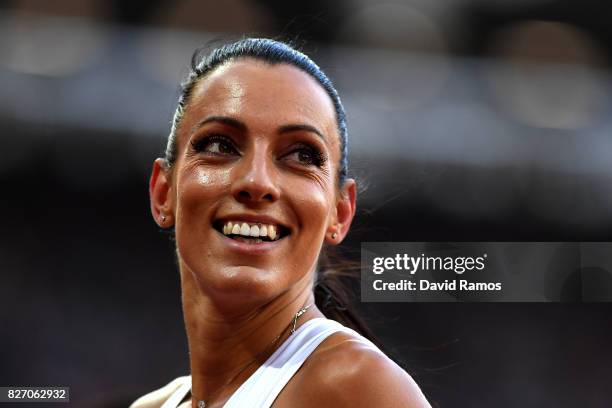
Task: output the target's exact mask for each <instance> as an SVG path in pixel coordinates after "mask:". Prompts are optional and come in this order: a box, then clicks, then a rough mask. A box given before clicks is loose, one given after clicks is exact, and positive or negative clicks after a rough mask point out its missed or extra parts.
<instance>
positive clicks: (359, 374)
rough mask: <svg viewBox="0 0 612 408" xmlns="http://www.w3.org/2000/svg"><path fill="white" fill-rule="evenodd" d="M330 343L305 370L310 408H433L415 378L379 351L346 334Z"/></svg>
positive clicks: (309, 362) (331, 339)
mask: <svg viewBox="0 0 612 408" xmlns="http://www.w3.org/2000/svg"><path fill="white" fill-rule="evenodd" d="M329 340H330V341H329V342H328V341H327V340H326V341H325V342H323V343H322V344H321V345H322V346H323V347H322V348H321V349H320V350H317V352H316V353H313V355H312V357H313V358H312V360H311V361H308V360H307V362H308V364H307V366H306V367H304V368H306V370H307V372H306V373H304V374H305V375H304V376H302V378H303V380H302V381H304V382H306V383H307V384H302V385H303V387H302V389H307V390H313V392H312V399H311V398H310V397H311V396H310V395H309V398H308V400H309V403H308V406H317V407H334V408H339V407H383V408H384V407H388V408H391V407H403V408H430V405H429V403H428V402H427V399H426V398H425V396H424V395H423V393H422V392H421V390H420V388H419V386H418V385H417V384H416V382H415V381H414V380H413V379H412V377H411V376H410V375H409V374H408V373H406V371H404V369H402V368H401V367H400V366H399V365H397V364H396V363H395V362H394V361H393V360H391V359H390V358H389V357H387V356H386V355H384V354H382V353H381V352H380V351H379V350H378V349H375V348H373V347H372V346H371V345H370V344H368V343H366V342H365V341H363V340H362V339H360V338H358V337H355V336H353V335H352V334H347V333H335V334H334V335H332V336H330V338H329ZM309 360H310V359H309ZM305 365H306V364H305ZM314 390H316V392H314ZM314 400H316V403H315V401H314Z"/></svg>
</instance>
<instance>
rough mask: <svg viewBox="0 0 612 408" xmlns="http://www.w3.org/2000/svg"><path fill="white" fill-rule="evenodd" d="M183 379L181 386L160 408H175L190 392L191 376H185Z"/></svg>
mask: <svg viewBox="0 0 612 408" xmlns="http://www.w3.org/2000/svg"><path fill="white" fill-rule="evenodd" d="M182 378H183V384H181V386H180V387H179V388H178V389H177V390H176V391H174V393H173V394H172V395H171V396H170V398H168V399H167V400H166V402H164V404H163V405H162V406H161V408H177V407H178V405H179V404H180V403H181V401H182V400H183V399H184V398H185V396H186V395H187V393H188V392H189V391H191V376H190V375H187V376H185V377H182Z"/></svg>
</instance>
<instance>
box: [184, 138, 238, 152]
mask: <svg viewBox="0 0 612 408" xmlns="http://www.w3.org/2000/svg"><path fill="white" fill-rule="evenodd" d="M191 146H192V147H193V150H195V151H196V152H202V153H205V154H209V155H211V156H233V155H237V154H238V150H237V149H236V148H235V147H234V143H233V142H232V140H231V139H230V138H229V137H226V136H223V135H210V136H207V137H203V138H200V139H198V140H194V141H192V142H191Z"/></svg>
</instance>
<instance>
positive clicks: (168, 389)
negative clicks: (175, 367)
mask: <svg viewBox="0 0 612 408" xmlns="http://www.w3.org/2000/svg"><path fill="white" fill-rule="evenodd" d="M186 379H187V377H178V378H175V379H174V380H172V381H171V382H169V383H168V384H166V385H164V386H163V387H161V388H159V389H157V390H155V391H152V392H150V393H148V394H146V395H143V396H142V397H140V398H138V399H137V400H136V401H134V402H133V403H132V405H130V408H159V407H161V406H162V404H163V403H164V402H166V400H167V399H168V398H170V396H171V395H172V394H173V393H174V392H175V391H176V390H177V389H178V388H179V387H180V386H181V385H183V384H184V383H185V380H186Z"/></svg>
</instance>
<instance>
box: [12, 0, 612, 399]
mask: <svg viewBox="0 0 612 408" xmlns="http://www.w3.org/2000/svg"><path fill="white" fill-rule="evenodd" d="M611 19H612V11H611V9H610V8H609V5H608V4H607V2H605V1H596V0H583V1H580V2H578V1H552V0H515V1H503V0H437V1H430V0H429V1H428V0H404V1H390V2H375V1H372V0H341V1H335V2H327V1H323V0H310V1H305V2H283V1H276V0H267V1H266V0H259V1H256V0H251V1H249V0H228V1H224V2H213V1H194V0H186V1H168V0H156V1H130V2H127V1H118V0H113V1H101V0H79V1H77V0H57V1H53V2H44V1H35V0H22V1H1V2H0V50H1V51H0V89H1V91H0V129H1V130H2V131H1V133H0V157H1V160H0V186H2V188H1V193H0V199H1V201H0V219H1V220H2V222H1V223H0V224H1V225H2V231H3V233H2V234H0V302H1V303H0V306H1V307H0V385H2V386H13V385H20V386H28V385H30V386H35V385H40V386H42V385H49V386H52V385H54V386H70V387H71V399H72V402H71V404H70V405H71V406H76V407H125V406H127V405H129V403H130V402H131V401H133V400H134V399H135V398H136V397H137V396H139V395H141V394H143V393H145V392H148V391H150V390H152V389H154V388H158V387H159V386H161V385H163V384H165V383H167V382H168V381H170V380H171V379H172V378H174V377H177V376H179V375H184V374H186V373H188V355H187V345H186V338H185V333H184V328H183V323H182V315H181V310H180V289H179V280H178V273H177V271H176V267H175V265H174V259H173V253H172V247H171V244H170V242H169V241H168V237H167V236H165V235H164V234H161V233H160V232H159V230H158V228H157V226H156V224H155V223H154V222H153V220H152V218H151V216H150V212H149V204H148V194H147V180H148V175H149V171H150V169H151V165H152V161H153V159H154V158H155V157H157V156H159V155H161V152H162V151H163V147H164V139H165V137H166V136H167V134H168V131H169V128H170V126H169V125H170V120H171V117H172V113H173V110H174V108H175V103H176V98H177V97H178V84H179V81H180V80H181V78H182V77H183V75H184V74H185V73H186V72H187V66H188V62H189V59H190V56H191V54H192V52H193V50H194V49H195V48H196V47H198V46H201V45H203V44H205V43H206V42H208V41H210V40H213V39H223V38H235V36H236V34H237V35H242V34H249V35H265V36H272V37H280V38H283V39H294V40H296V41H297V43H298V44H301V45H302V46H303V49H304V50H305V51H306V52H307V53H309V54H310V55H311V56H312V57H313V58H314V59H315V60H316V61H317V62H318V63H319V64H320V65H321V66H322V67H323V68H324V69H325V70H326V72H327V73H328V74H329V76H330V77H331V78H332V80H334V81H335V83H336V85H337V87H338V90H339V92H340V95H341V96H342V97H343V100H344V103H345V106H346V109H347V112H348V121H349V122H348V124H349V132H350V150H351V158H350V159H351V162H350V166H351V169H352V171H353V174H354V175H356V176H357V177H358V179H359V180H360V182H361V183H362V185H363V186H367V188H366V189H365V190H364V191H363V192H362V194H361V196H360V199H359V200H360V201H359V206H360V209H359V214H358V219H357V222H356V225H355V226H354V228H353V232H352V233H351V235H350V238H349V239H348V240H347V241H346V242H345V245H344V248H345V252H346V254H347V255H348V256H349V257H350V256H352V257H355V259H359V258H358V256H359V248H360V247H359V245H360V242H362V241H522V240H524V241H612V115H611V114H612V98H611V97H612V87H611V79H612V78H611V71H610V59H611V57H612V24H610V21H611ZM356 302H357V304H358V307H359V308H360V309H361V310H362V312H363V314H364V316H366V317H367V318H368V320H369V321H370V322H371V325H372V327H373V329H374V330H375V332H376V333H378V334H379V335H380V337H381V338H383V339H384V340H385V343H386V344H387V345H388V346H389V348H390V349H392V350H394V351H395V352H396V354H397V355H398V356H399V358H400V359H401V360H402V361H404V362H405V363H406V364H407V366H408V367H409V368H410V372H411V373H412V375H413V376H414V377H415V379H416V380H417V381H418V382H419V384H420V385H421V387H422V388H423V390H424V392H425V393H426V395H427V396H428V398H429V399H430V401H431V402H432V403H433V404H434V405H435V406H436V407H490V406H495V407H516V406H527V407H609V406H610V404H611V403H612V402H611V401H612V392H611V391H610V388H609V385H610V378H611V375H610V372H609V367H610V366H611V365H612V351H611V350H610V344H611V342H612V313H611V312H612V305H610V304H606V303H556V304H554V303H537V304H534V303H530V304H526V303H521V304H510V303H508V304H502V303H472V304H450V303H449V304H444V303H442V304H431V303H425V304H417V303H388V304H359V299H358V297H357V298H356ZM20 406H25V405H24V404H21V405H20ZM48 406H51V405H48ZM59 406H62V405H59ZM64 406H65V405H64Z"/></svg>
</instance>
